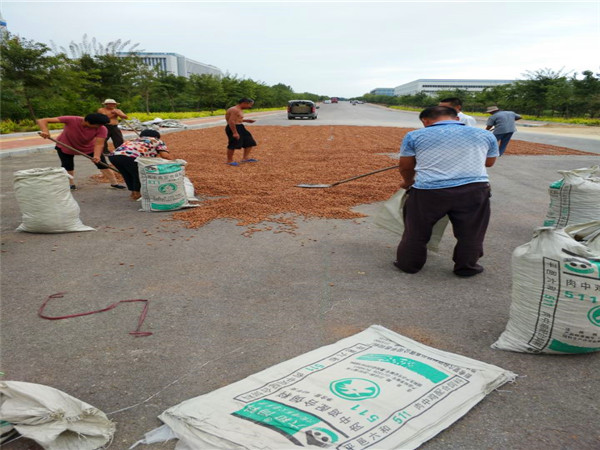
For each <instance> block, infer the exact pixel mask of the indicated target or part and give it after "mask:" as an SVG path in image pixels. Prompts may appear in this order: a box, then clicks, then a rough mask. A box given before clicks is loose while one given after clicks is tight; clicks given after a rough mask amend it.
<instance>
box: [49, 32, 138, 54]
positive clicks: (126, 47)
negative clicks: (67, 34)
mask: <svg viewBox="0 0 600 450" xmlns="http://www.w3.org/2000/svg"><path fill="white" fill-rule="evenodd" d="M139 45H140V44H132V43H131V40H127V41H122V40H121V39H117V40H116V41H110V42H108V43H107V44H106V45H103V44H102V43H100V42H99V41H97V40H96V38H92V40H91V41H90V40H88V36H87V34H84V35H83V39H82V41H81V42H74V41H71V43H70V44H69V46H68V49H67V48H65V47H63V46H61V47H58V46H57V45H56V44H55V43H54V42H53V41H50V46H51V48H52V51H53V52H54V53H55V54H57V55H58V54H60V53H64V54H65V55H67V56H69V57H71V58H72V59H79V58H81V57H83V56H85V55H88V56H101V55H116V54H118V53H129V54H133V53H134V52H136V51H141V50H139V49H138V48H137V47H138V46H139Z"/></svg>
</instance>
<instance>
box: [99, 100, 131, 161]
mask: <svg viewBox="0 0 600 450" xmlns="http://www.w3.org/2000/svg"><path fill="white" fill-rule="evenodd" d="M102 105H103V107H102V108H98V111H97V112H99V113H100V114H104V115H106V116H108V118H109V119H110V122H109V123H108V124H106V125H105V127H106V130H107V131H108V135H107V137H106V140H105V141H104V154H105V155H108V153H109V151H108V140H109V139H112V143H113V146H114V147H115V148H117V147H119V146H120V145H121V144H123V141H124V139H123V133H122V132H121V129H120V128H119V118H121V119H125V120H127V119H129V117H128V116H127V114H125V113H124V112H123V111H121V110H120V109H118V108H117V105H118V103H117V102H116V100H113V99H112V98H107V99H106V100H104V103H102Z"/></svg>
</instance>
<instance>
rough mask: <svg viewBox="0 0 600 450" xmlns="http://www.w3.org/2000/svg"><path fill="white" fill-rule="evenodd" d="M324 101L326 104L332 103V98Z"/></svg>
mask: <svg viewBox="0 0 600 450" xmlns="http://www.w3.org/2000/svg"><path fill="white" fill-rule="evenodd" d="M323 103H325V104H326V105H329V104H331V100H325V101H324V102H323Z"/></svg>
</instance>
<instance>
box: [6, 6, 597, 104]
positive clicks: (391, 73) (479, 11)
mask: <svg viewBox="0 0 600 450" xmlns="http://www.w3.org/2000/svg"><path fill="white" fill-rule="evenodd" d="M0 11H1V13H2V16H3V18H4V20H5V21H6V22H7V26H8V30H9V31H10V32H11V33H13V34H16V35H19V36H21V37H24V38H27V39H31V40H34V41H36V42H42V43H45V44H48V45H50V43H51V41H52V42H53V43H54V44H56V46H59V47H60V46H65V47H66V46H68V44H69V43H71V42H75V43H80V42H82V40H83V36H84V34H86V35H87V36H88V38H89V39H91V38H96V40H97V41H99V42H101V43H103V44H106V43H108V42H111V41H115V40H117V39H121V40H122V41H127V40H130V41H131V43H132V44H139V46H138V47H137V49H138V50H144V51H147V52H173V53H179V54H182V55H184V56H185V57H187V58H189V59H193V60H195V61H199V62H202V63H206V64H211V65H214V66H217V67H218V68H219V69H221V70H222V71H223V72H224V73H228V74H230V75H235V76H237V77H239V78H251V79H253V80H255V81H260V82H263V83H265V84H267V85H270V86H271V85H274V84H277V83H283V84H286V85H289V86H291V87H292V88H293V90H294V91H295V92H299V93H300V92H311V93H315V94H320V95H328V96H339V97H356V96H360V95H362V94H365V93H367V92H369V91H371V90H372V89H375V88H378V87H395V86H398V85H401V84H404V83H408V82H410V81H413V80H416V79H419V78H460V79H524V78H526V77H527V74H528V73H531V72H535V71H537V70H541V69H552V70H554V71H560V70H562V71H563V72H566V73H574V72H576V73H581V72H582V71H584V70H592V71H594V72H595V73H599V72H600V51H598V49H599V48H600V46H599V44H600V0H594V1H587V2H577V1H569V2H549V1H530V2H527V1H516V2H512V1H470V2H459V1H451V0H448V1H441V2H427V1H420V2H399V1H395V2H393V1H390V2H348V1H346V2H341V1H339V2H310V1H302V2H281V1H280V2H254V1H238V2H229V1H223V0H220V1H218V2H206V1H204V2H203V1H187V2H175V1H169V2H166V1H150V0H146V1H140V2H128V1H118V2H112V1H106V0H105V1H103V2H93V1H72V2H61V1H56V0H53V1H44V2H40V1H38V2H29V1H23V0H20V1H18V2H13V1H6V0H2V3H1V4H0Z"/></svg>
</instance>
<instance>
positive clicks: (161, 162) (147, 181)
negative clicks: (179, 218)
mask: <svg viewBox="0 0 600 450" xmlns="http://www.w3.org/2000/svg"><path fill="white" fill-rule="evenodd" d="M136 162H137V163H138V171H139V174H140V182H141V185H142V188H141V191H140V193H141V194H142V198H141V204H142V210H143V211H174V210H177V209H181V208H185V207H188V206H190V205H189V203H188V198H187V195H186V189H185V181H184V178H185V165H186V164H187V163H186V162H185V161H184V160H182V159H176V160H173V161H170V160H167V159H162V158H136Z"/></svg>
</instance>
